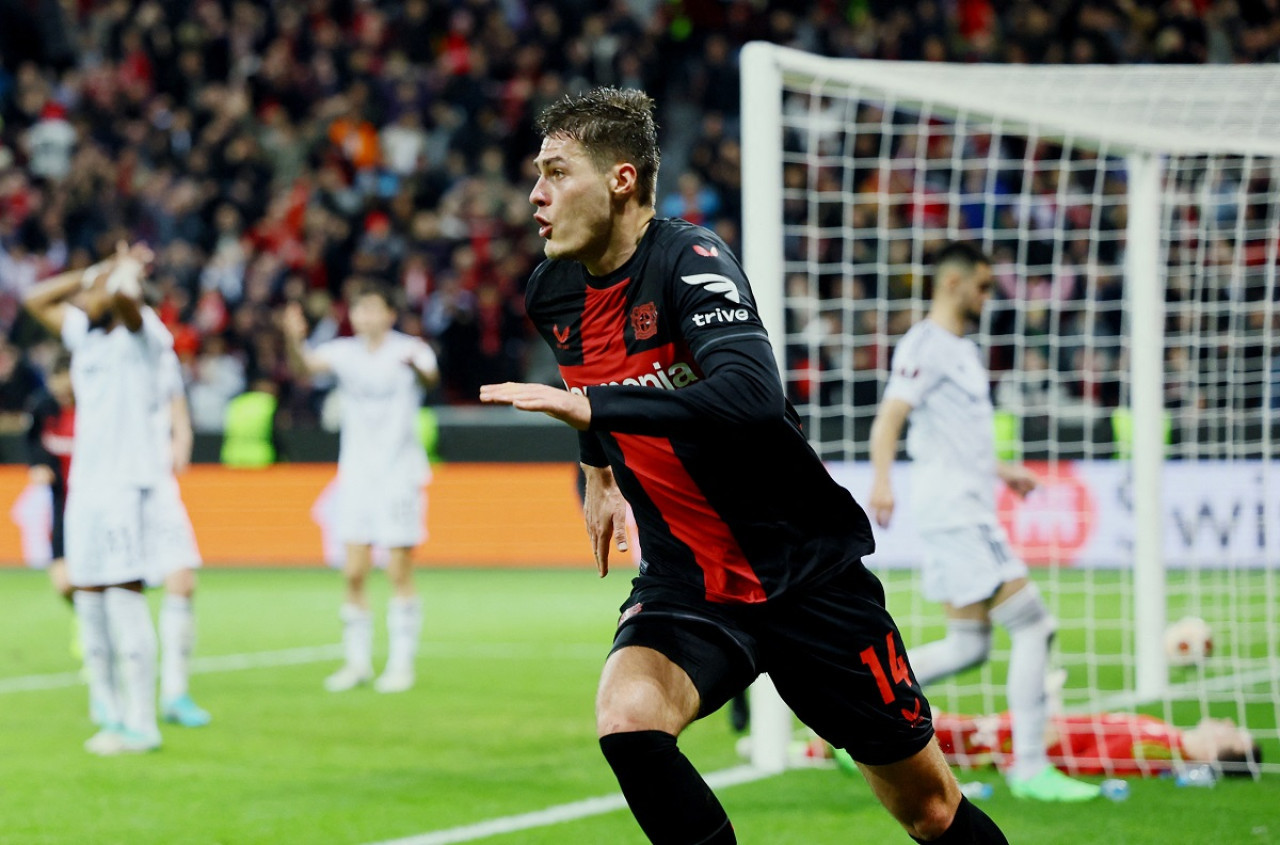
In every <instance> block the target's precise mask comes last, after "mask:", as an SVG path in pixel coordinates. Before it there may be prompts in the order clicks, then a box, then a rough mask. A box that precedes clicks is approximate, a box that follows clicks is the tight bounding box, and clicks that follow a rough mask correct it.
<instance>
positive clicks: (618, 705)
mask: <svg viewBox="0 0 1280 845" xmlns="http://www.w3.org/2000/svg"><path fill="white" fill-rule="evenodd" d="M677 709H678V708H676V707H675V705H674V704H673V703H672V702H671V701H669V700H668V698H667V697H666V696H665V695H664V694H663V691H662V689H661V688H660V687H658V686H657V685H656V684H651V683H646V682H632V683H627V684H613V685H608V686H605V687H602V688H601V690H600V693H599V695H597V696H596V735H597V736H601V737H605V736H609V735H610V734H618V733H634V732H636V731H665V732H667V733H670V734H678V733H679V732H680V731H681V730H682V729H683V728H684V725H683V724H682V720H681V718H680V715H679V713H678V712H677Z"/></svg>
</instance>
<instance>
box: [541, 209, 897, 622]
mask: <svg viewBox="0 0 1280 845" xmlns="http://www.w3.org/2000/svg"><path fill="white" fill-rule="evenodd" d="M526 299H527V307H528V313H529V317H530V319H531V320H532V321H533V323H534V325H535V326H536V327H537V329H538V331H539V332H540V333H541V335H542V337H543V339H545V340H546V342H547V344H548V345H549V346H550V347H551V349H552V350H553V351H554V353H555V356H556V360H557V362H558V363H559V365H560V374H561V377H562V378H563V379H564V383H565V386H566V387H567V388H568V389H569V390H571V391H573V392H575V393H582V394H585V395H586V396H587V398H588V399H590V401H591V429H590V431H588V432H584V433H583V434H582V436H581V438H580V442H581V446H582V461H583V463H586V464H589V465H593V466H604V465H606V463H607V464H608V465H609V466H610V467H612V468H613V473H614V476H615V478H616V479H617V482H618V486H619V488H620V490H621V491H622V494H623V495H624V496H625V497H626V499H627V502H628V503H629V504H630V505H631V508H632V510H633V511H634V512H635V517H636V523H637V526H638V527H639V532H640V547H641V550H642V552H643V556H644V561H643V562H642V564H641V568H642V571H643V572H644V573H645V574H647V575H651V576H661V577H671V578H675V579H680V580H682V581H686V582H690V583H693V584H696V585H697V586H698V587H699V588H700V589H702V590H703V591H704V592H705V595H706V597H707V599H709V600H711V601H716V602H724V603H758V602H763V601H765V600H767V599H772V598H776V597H777V596H779V595H781V594H782V593H784V592H786V591H787V590H788V589H790V588H792V587H794V586H796V585H798V584H803V583H805V582H807V581H809V580H812V579H813V578H815V577H817V576H819V575H822V574H825V573H830V572H834V571H836V570H838V569H841V568H844V567H845V566H848V565H853V564H856V563H858V561H859V560H860V559H861V557H862V556H863V555H866V554H869V553H870V552H871V551H872V549H873V548H874V543H873V540H872V536H871V526H870V524H869V523H868V521H867V517H866V514H864V513H863V511H862V508H860V507H859V506H858V504H857V503H856V502H855V501H854V500H853V497H852V496H850V495H849V493H848V491H846V490H845V489H844V488H843V487H841V486H839V485H838V484H836V482H835V481H833V480H832V478H831V476H830V475H829V474H828V473H827V470H826V468H825V467H824V466H823V465H822V462H821V460H820V459H819V458H818V456H817V454H816V453H815V452H814V451H813V449H812V448H810V446H809V444H808V442H807V441H806V440H805V437H804V435H803V433H802V432H801V430H800V424H799V418H798V417H797V416H796V414H795V411H794V410H793V409H792V408H791V407H790V405H789V404H788V403H787V401H786V399H785V397H784V395H783V392H782V384H781V381H780V380H779V378H778V372H777V367H776V364H775V362H774V357H773V351H772V348H771V347H770V345H769V339H768V336H767V335H766V334H765V330H764V326H763V325H762V323H761V322H760V317H759V314H758V313H757V311H756V305H755V299H754V297H753V296H752V293H751V288H750V285H749V284H748V283H747V279H746V276H745V275H744V274H743V272H742V267H741V265H740V264H739V263H738V260H737V258H736V257H735V256H734V255H733V254H732V253H731V252H730V251H729V248H728V247H727V246H726V245H725V243H724V242H723V241H722V240H720V238H718V237H716V235H714V234H713V233H711V232H710V231H708V230H706V229H703V228H701V227H699V226H694V225H692V224H690V223H687V222H685V221H683V220H675V219H663V220H654V221H653V222H652V223H651V224H650V225H649V228H648V230H647V232H646V233H645V235H644V237H643V239H642V240H641V242H640V244H639V246H638V247H637V249H636V252H635V254H634V255H632V257H631V258H630V259H629V260H628V261H627V263H626V264H624V265H623V266H622V267H620V268H618V269H617V270H616V271H614V272H613V273H610V274H608V275H606V276H600V277H595V276H591V275H589V274H588V273H587V272H586V270H585V268H584V267H583V266H582V265H581V264H579V263H578V262H575V261H557V260H548V261H545V262H543V263H542V264H541V265H540V266H539V267H538V268H537V269H536V270H535V271H534V273H533V276H532V277H531V278H530V281H529V286H528V291H527V294H526Z"/></svg>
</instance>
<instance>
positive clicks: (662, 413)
mask: <svg viewBox="0 0 1280 845" xmlns="http://www.w3.org/2000/svg"><path fill="white" fill-rule="evenodd" d="M538 126H539V129H540V131H541V132H542V134H543V142H542V148H541V151H540V152H539V154H538V156H537V159H536V160H535V164H536V166H537V168H538V179H537V182H536V184H535V185H534V187H533V191H532V193H531V195H530V200H531V201H532V202H533V204H534V205H535V206H536V211H535V214H534V219H535V221H536V222H537V224H538V227H539V234H540V235H541V236H542V237H543V238H544V239H545V241H546V244H545V248H544V249H545V253H546V256H547V259H548V260H547V261H545V262H543V263H542V264H541V265H540V266H539V267H538V269H537V270H536V271H535V272H534V274H533V277H532V278H531V279H530V282H529V286H528V293H527V305H528V312H529V316H530V318H531V319H532V321H533V323H534V325H535V326H536V327H537V329H538V331H539V332H540V333H541V334H542V336H543V338H544V339H545V340H546V342H547V344H548V345H549V346H550V347H551V349H552V351H553V353H554V354H555V356H556V359H557V361H558V362H559V365H560V373H561V376H562V378H563V379H564V381H565V384H566V386H567V388H568V389H567V390H562V389H559V388H556V387H551V386H548V385H540V384H518V383H506V384H497V385H485V386H484V387H482V389H481V394H480V396H481V399H482V400H483V401H485V402H491V403H499V404H507V405H513V406H515V407H516V408H518V409H521V410H525V411H535V412H543V413H546V414H549V415H550V416H552V417H554V418H556V419H559V420H561V421H562V422H565V423H568V424H569V425H571V426H572V427H574V428H576V429H578V431H579V432H581V433H580V435H579V436H580V443H581V462H582V465H583V468H584V471H585V472H586V474H587V490H586V506H585V512H586V524H587V533H588V535H589V538H590V541H591V543H592V545H593V548H594V550H595V555H596V565H597V568H598V571H599V573H600V575H601V576H604V575H606V574H607V573H608V565H609V552H610V545H611V544H612V543H616V544H617V545H618V546H619V548H621V549H625V547H626V532H625V512H626V504H627V503H630V505H631V507H632V509H633V510H634V512H635V518H636V523H637V526H638V530H639V535H640V542H641V545H642V547H643V549H644V559H643V561H642V563H641V566H640V575H639V577H637V578H636V579H635V580H634V581H633V587H632V592H631V596H630V598H629V599H628V600H627V601H626V603H625V604H624V605H623V608H622V616H621V619H620V620H619V624H618V629H617V632H616V634H615V638H614V643H613V649H612V652H611V654H610V656H609V658H608V660H607V661H606V663H605V667H604V671H603V675H602V677H601V681H600V689H599V693H598V696H597V699H596V727H597V732H598V734H599V736H600V747H601V750H602V751H603V753H604V756H605V758H606V760H607V761H608V763H609V765H610V766H611V767H612V769H613V771H614V774H615V775H616V777H617V779H618V783H619V784H620V785H621V787H622V792H623V795H624V796H625V797H626V800H627V803H628V805H629V806H630V808H631V812H632V813H633V814H634V815H635V818H636V820H637V821H638V822H639V824H640V827H641V828H642V829H643V830H644V832H645V834H646V835H648V837H649V839H650V840H651V841H653V842H657V843H707V845H720V843H732V842H736V841H737V840H736V838H735V834H734V831H733V826H732V825H731V824H730V822H729V819H728V817H727V816H726V814H725V811H724V809H723V807H721V805H720V803H719V801H718V800H717V799H716V797H715V795H714V794H713V793H712V792H711V790H710V788H709V787H708V786H707V784H706V782H705V781H703V779H702V777H701V776H700V775H699V774H698V772H697V771H696V770H695V769H694V767H693V765H692V764H691V763H690V762H689V760H688V759H687V758H686V757H685V756H684V755H683V754H682V753H681V752H680V750H679V748H678V746H677V742H676V738H677V737H678V736H679V735H680V733H681V732H682V731H683V730H684V729H685V728H686V727H687V726H688V725H689V724H690V723H692V722H693V721H694V720H695V719H698V718H700V717H702V716H705V715H707V714H709V713H712V712H714V711H715V710H716V709H718V708H719V707H720V706H721V705H723V704H724V703H725V702H726V701H728V700H729V699H730V698H731V697H732V696H733V695H735V694H736V693H738V692H740V691H741V690H743V689H745V688H746V686H747V685H748V684H749V683H750V682H751V681H752V680H753V679H754V678H755V677H756V676H757V675H758V674H759V673H760V672H769V673H770V675H771V676H772V678H773V681H774V683H775V685H776V686H777V688H778V690H779V692H780V693H781V694H782V696H783V698H784V699H785V700H786V701H787V703H788V704H790V705H791V707H792V709H794V710H795V712H796V713H797V714H798V715H799V716H800V718H801V719H802V720H804V721H805V722H806V723H807V724H808V725H810V726H811V727H812V728H814V729H815V730H816V731H817V732H818V733H819V734H820V735H822V736H824V737H826V738H827V739H829V740H830V741H831V742H833V743H835V744H836V745H838V746H841V747H846V748H848V749H849V750H850V752H851V753H852V754H853V756H854V757H855V758H857V759H858V760H859V761H860V762H861V764H862V769H863V771H864V772H865V774H866V777H867V781H868V782H869V783H870V784H871V786H872V788H873V789H874V790H875V793H876V795H877V796H878V797H879V799H880V800H881V801H882V802H883V803H884V804H885V806H886V807H887V808H888V809H889V810H890V812H892V813H893V815H894V816H895V817H896V818H897V819H898V821H899V822H900V823H901V824H902V825H903V827H905V828H906V830H907V832H908V833H909V834H911V835H912V836H913V837H915V838H916V840H917V841H920V842H925V841H931V842H942V843H958V842H966V843H969V842H997V843H1002V842H1005V841H1006V840H1005V838H1004V836H1003V835H1002V834H1001V833H1000V831H999V829H998V828H997V827H996V825H995V824H994V823H993V822H992V821H991V819H990V818H988V817H987V816H986V815H985V814H984V813H982V812H981V811H980V810H979V809H978V808H976V807H974V806H973V805H972V804H970V803H969V802H968V801H967V800H966V799H964V798H963V796H962V795H961V794H960V790H959V787H958V785H957V784H956V781H955V779H954V777H953V776H952V774H951V771H950V769H948V768H947V766H946V762H945V761H944V760H943V758H942V753H941V751H939V749H938V746H937V743H936V742H934V741H933V729H932V727H931V726H930V719H929V705H928V703H927V702H926V701H925V699H924V697H923V695H922V694H921V693H920V689H919V686H918V685H917V684H916V683H915V681H914V680H913V679H912V677H911V671H910V667H909V666H908V664H907V661H906V657H905V652H904V650H903V646H902V641H901V638H900V637H899V635H898V632H897V628H896V627H895V625H894V623H893V620H892V618H890V616H889V614H888V612H887V611H886V610H885V608H884V592H883V589H882V588H881V585H880V583H879V581H878V580H877V579H876V578H875V576H873V575H872V574H871V573H870V572H869V571H868V570H867V569H866V568H865V567H864V566H863V564H862V562H861V556H862V555H864V554H868V553H870V552H871V550H872V541H871V530H870V525H869V524H868V522H867V518H866V516H865V514H864V513H863V512H862V510H861V508H859V507H858V505H857V503H856V502H854V501H853V498H852V497H851V496H849V494H848V493H847V492H846V491H845V490H844V489H843V488H841V487H840V486H838V485H837V484H836V483H835V482H834V481H833V480H832V479H831V477H830V476H829V475H828V474H827V472H826V470H825V468H824V467H823V466H822V463H821V461H820V460H819V459H818V457H817V455H816V454H815V453H814V452H813V450H812V449H811V448H810V447H809V445H808V444H807V442H806V441H805V438H804V436H803V434H801V432H800V429H799V425H798V421H797V418H796V415H795V413H794V411H792V410H791V409H790V408H789V407H788V405H787V403H786V401H785V399H784V397H783V393H782V385H781V381H780V380H779V377H778V371H777V366H776V364H775V361H774V358H773V354H772V350H771V347H770V345H769V341H768V338H767V337H766V335H765V332H764V329H763V327H762V325H761V323H760V319H759V316H758V315H757V312H756V306H755V301H754V298H753V296H752V293H751V287H750V285H749V284H748V283H747V280H746V278H745V276H744V275H743V273H742V269H741V267H740V266H739V264H738V262H737V259H736V258H735V257H734V256H733V254H732V253H731V252H730V251H729V248H728V246H726V245H725V243H724V242H723V241H721V240H720V239H719V238H718V237H716V236H715V235H714V234H713V233H711V232H710V231H708V230H706V229H703V228H700V227H697V226H694V225H691V224H689V223H686V222H684V221H682V220H668V219H655V209H654V191H655V187H656V182H657V172H658V145H657V132H656V128H655V126H654V121H653V101H652V100H651V99H650V98H649V97H648V96H646V95H645V94H643V93H641V92H639V91H618V90H616V89H610V88H605V89H596V90H593V91H590V92H588V93H586V94H583V95H581V96H570V97H565V98H563V99H561V100H559V101H557V102H556V103H554V104H552V105H551V106H549V107H548V108H547V109H546V110H545V111H543V113H542V114H541V116H540V117H539V121H538Z"/></svg>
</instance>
